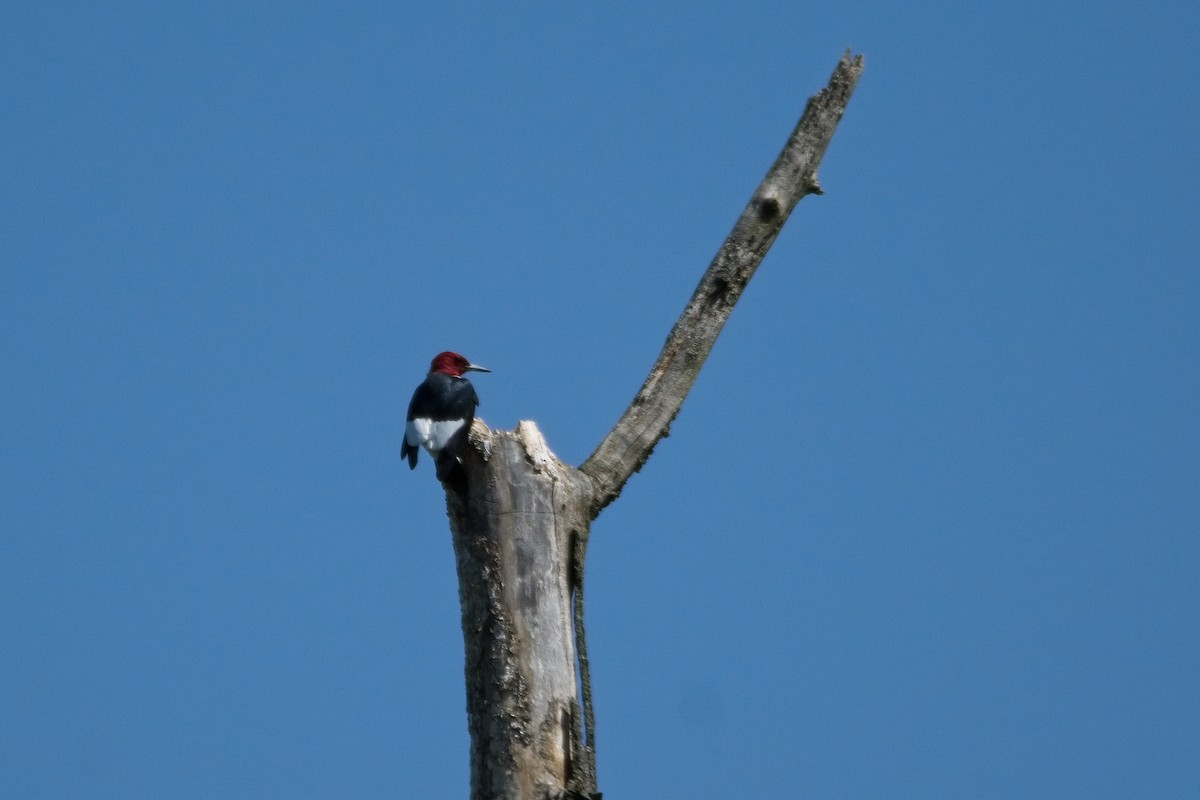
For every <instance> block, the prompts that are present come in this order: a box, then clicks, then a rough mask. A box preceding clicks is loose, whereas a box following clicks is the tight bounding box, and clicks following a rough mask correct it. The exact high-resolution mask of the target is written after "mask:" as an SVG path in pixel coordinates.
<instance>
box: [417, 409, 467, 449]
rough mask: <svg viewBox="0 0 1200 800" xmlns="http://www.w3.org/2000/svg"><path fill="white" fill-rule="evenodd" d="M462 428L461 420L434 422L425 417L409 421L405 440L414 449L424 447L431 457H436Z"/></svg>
mask: <svg viewBox="0 0 1200 800" xmlns="http://www.w3.org/2000/svg"><path fill="white" fill-rule="evenodd" d="M462 426H463V420H461V419H448V420H445V421H444V422H434V421H433V420H431V419H427V418H425V417H418V418H416V419H410V420H409V421H408V425H407V426H406V427H405V429H404V438H405V440H406V441H407V442H408V443H409V444H410V445H412V446H413V447H418V446H420V447H424V448H425V449H426V450H428V451H429V454H430V455H431V456H436V455H437V454H438V453H440V452H441V451H442V450H444V449H445V447H446V444H447V443H448V442H449V441H450V437H451V436H453V435H454V434H455V433H457V432H458V429H459V428H461V427H462Z"/></svg>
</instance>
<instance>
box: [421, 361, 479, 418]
mask: <svg viewBox="0 0 1200 800" xmlns="http://www.w3.org/2000/svg"><path fill="white" fill-rule="evenodd" d="M478 405H479V395H477V394H475V387H474V386H472V385H471V382H470V381H469V380H467V379H466V378H455V377H453V376H452V375H447V374H445V373H443V372H431V373H429V377H427V378H426V379H425V380H424V381H423V382H422V383H421V385H420V386H418V387H417V390H416V391H415V392H413V396H412V402H410V403H409V404H408V419H417V418H418V417H421V418H425V419H431V420H433V421H434V422H444V421H445V420H448V419H461V420H465V421H466V424H467V427H468V428H469V427H471V422H472V421H473V420H474V419H475V407H476V406H478Z"/></svg>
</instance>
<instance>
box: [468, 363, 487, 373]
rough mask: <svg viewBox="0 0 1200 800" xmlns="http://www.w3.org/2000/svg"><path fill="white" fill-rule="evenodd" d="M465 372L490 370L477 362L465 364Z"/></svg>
mask: <svg viewBox="0 0 1200 800" xmlns="http://www.w3.org/2000/svg"><path fill="white" fill-rule="evenodd" d="M466 372H491V370H490V369H488V368H487V367H481V366H479V365H478V364H467V368H466Z"/></svg>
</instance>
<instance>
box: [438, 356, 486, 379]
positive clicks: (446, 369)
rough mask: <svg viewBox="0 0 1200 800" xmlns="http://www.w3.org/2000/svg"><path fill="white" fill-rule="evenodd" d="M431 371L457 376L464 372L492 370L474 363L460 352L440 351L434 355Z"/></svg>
mask: <svg viewBox="0 0 1200 800" xmlns="http://www.w3.org/2000/svg"><path fill="white" fill-rule="evenodd" d="M429 371H430V372H442V373H445V374H446V375H453V376H454V377H456V378H459V377H462V374H463V373H464V372H491V370H490V369H487V368H485V367H481V366H479V365H478V364H472V363H471V362H470V361H467V359H465V358H463V357H462V356H460V355H459V354H458V353H451V352H450V351H448V350H447V351H446V352H445V353H438V354H437V355H436V356H434V357H433V363H432V364H430V365H429Z"/></svg>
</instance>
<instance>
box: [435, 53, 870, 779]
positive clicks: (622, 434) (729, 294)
mask: <svg viewBox="0 0 1200 800" xmlns="http://www.w3.org/2000/svg"><path fill="white" fill-rule="evenodd" d="M862 67H863V64H862V57H861V56H858V57H855V58H852V57H851V55H850V53H849V52H848V51H847V53H846V54H845V55H844V56H843V57H842V60H841V62H840V63H839V64H838V67H837V69H835V70H834V73H833V76H832V77H831V78H830V81H829V85H828V86H826V88H825V89H823V90H821V92H819V93H818V94H817V95H816V96H814V97H812V98H811V99H810V100H809V102H808V106H807V108H806V109H805V111H804V115H803V116H802V117H801V119H800V122H799V124H798V125H797V126H796V129H795V130H794V131H793V132H792V135H791V137H790V138H789V139H788V141H787V144H786V145H785V146H784V148H783V152H782V153H780V155H779V158H778V159H777V160H776V161H775V164H774V165H773V166H772V167H771V169H770V171H769V172H768V173H767V176H766V178H764V179H763V182H762V184H761V185H760V186H759V187H758V190H757V191H756V192H755V193H754V195H753V197H752V198H751V200H750V203H749V204H748V205H747V206H746V209H745V211H743V212H742V215H741V217H740V218H739V219H738V221H737V224H736V225H735V226H734V228H733V231H732V232H731V233H730V235H729V237H728V238H727V239H726V241H725V243H724V244H723V245H722V246H721V249H720V250H719V251H718V253H717V255H716V257H715V258H714V259H713V262H712V264H711V265H710V266H709V268H708V271H707V272H705V274H704V277H703V278H702V279H701V281H700V285H699V286H698V287H697V288H696V291H695V293H694V294H693V296H692V299H691V300H690V301H689V302H688V304H687V307H686V308H685V309H684V311H683V314H682V315H681V316H680V318H679V320H678V321H677V322H676V323H675V327H674V328H673V329H672V331H671V333H670V335H669V336H668V337H667V341H666V344H665V345H664V346H663V349H662V352H661V353H660V355H659V357H658V360H657V361H656V362H655V364H654V367H653V368H652V369H651V371H650V375H649V376H648V377H647V378H646V382H645V384H643V386H642V388H641V390H640V391H639V392H638V393H637V396H636V397H634V399H633V402H632V403H631V404H630V406H629V408H628V409H627V410H626V411H625V414H624V415H623V416H622V417H621V419H620V420H619V421H618V422H617V424H616V426H615V427H614V428H613V429H612V430H611V431H610V432H609V433H608V435H607V436H605V438H604V440H603V441H602V442H601V443H600V445H599V447H597V448H596V451H595V452H594V453H593V454H592V455H591V457H590V458H588V460H587V461H585V462H584V463H583V464H582V465H581V466H580V467H579V468H578V469H574V468H572V467H569V466H567V465H566V464H563V463H562V462H561V461H559V460H558V459H557V458H556V457H555V456H554V454H553V453H551V452H550V450H549V448H548V447H547V446H546V443H545V440H544V439H543V438H542V435H541V433H540V432H539V431H538V429H537V427H536V426H535V425H534V424H533V423H531V422H521V423H520V424H519V425H518V426H517V429H516V430H515V431H499V430H497V431H492V430H489V429H488V428H487V426H486V425H484V424H483V423H482V421H480V420H476V421H475V426H474V427H473V428H472V431H471V438H470V442H471V447H469V448H467V450H468V452H467V453H466V454H465V456H464V458H463V469H462V470H461V471H460V472H459V473H457V474H456V475H455V476H454V477H453V478H452V479H451V480H450V481H448V482H447V483H445V484H444V486H445V489H446V505H447V510H448V513H449V517H450V527H451V531H452V533H453V536H454V550H455V554H456V557H457V563H458V578H459V595H460V599H461V602H462V622H463V637H464V639H465V643H466V678H467V713H468V726H469V728H470V733H471V798H472V800H501V799H503V800H543V799H544V798H554V799H558V798H564V799H565V798H598V797H599V793H598V792H597V791H596V772H595V733H594V720H593V715H592V708H591V681H590V677H589V673H588V665H587V651H586V646H585V640H584V635H583V558H584V554H585V552H586V549H587V539H588V533H589V526H590V523H591V521H592V520H593V519H595V518H596V516H597V515H598V514H599V513H600V511H601V510H603V508H604V507H605V506H607V505H608V504H609V503H611V502H612V501H613V500H614V499H616V497H617V496H618V495H619V494H620V492H621V489H622V487H623V486H624V485H625V482H626V481H627V480H629V478H630V477H631V476H632V475H633V473H634V472H636V471H637V470H639V469H640V468H641V466H642V465H643V464H644V463H645V462H646V460H647V459H648V458H649V457H650V453H651V452H652V451H653V450H654V447H655V445H656V444H657V443H658V442H659V441H660V440H661V439H662V438H663V437H664V436H666V435H667V431H668V429H669V427H670V424H671V422H672V421H673V420H674V418H675V415H676V414H677V413H679V409H680V407H681V406H682V405H683V401H684V399H685V398H686V397H687V394H688V392H689V391H690V390H691V387H692V384H693V382H694V381H695V379H696V376H697V375H698V374H699V372H700V368H701V366H703V364H704V361H705V359H706V358H707V356H708V353H709V351H710V350H711V349H712V345H713V343H714V342H715V341H716V338H717V336H718V334H720V332H721V328H722V327H723V326H724V324H725V321H726V320H727V319H728V318H729V314H730V312H732V310H733V306H734V304H735V303H736V302H737V300H738V298H739V297H740V296H741V294H742V291H743V290H744V289H745V287H746V284H747V283H748V282H749V281H750V278H751V277H752V276H753V275H754V271H755V270H756V269H757V268H758V265H759V264H760V263H761V262H762V259H763V257H764V256H765V255H766V253H767V250H768V249H769V248H770V246H771V244H772V243H773V242H774V241H775V237H776V236H777V235H778V233H779V231H780V229H781V228H782V227H783V223H784V222H785V221H787V218H788V215H789V214H790V213H791V211H792V209H793V208H794V207H795V205H796V203H798V202H799V201H800V200H801V198H803V197H804V196H805V195H807V194H814V193H815V194H820V193H821V188H820V184H819V183H818V182H817V167H818V166H819V165H820V163H821V158H822V156H823V155H824V154H825V149H826V148H827V147H828V145H829V142H830V139H831V138H832V137H833V133H834V131H835V130H836V128H837V125H838V122H839V121H840V120H841V117H842V114H843V113H844V112H845V109H846V104H847V103H848V102H849V100H850V96H851V94H852V93H853V92H854V87H855V85H856V84H857V83H858V79H859V76H860V75H861V74H862ZM577 687H578V688H577ZM581 694H582V696H581Z"/></svg>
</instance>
